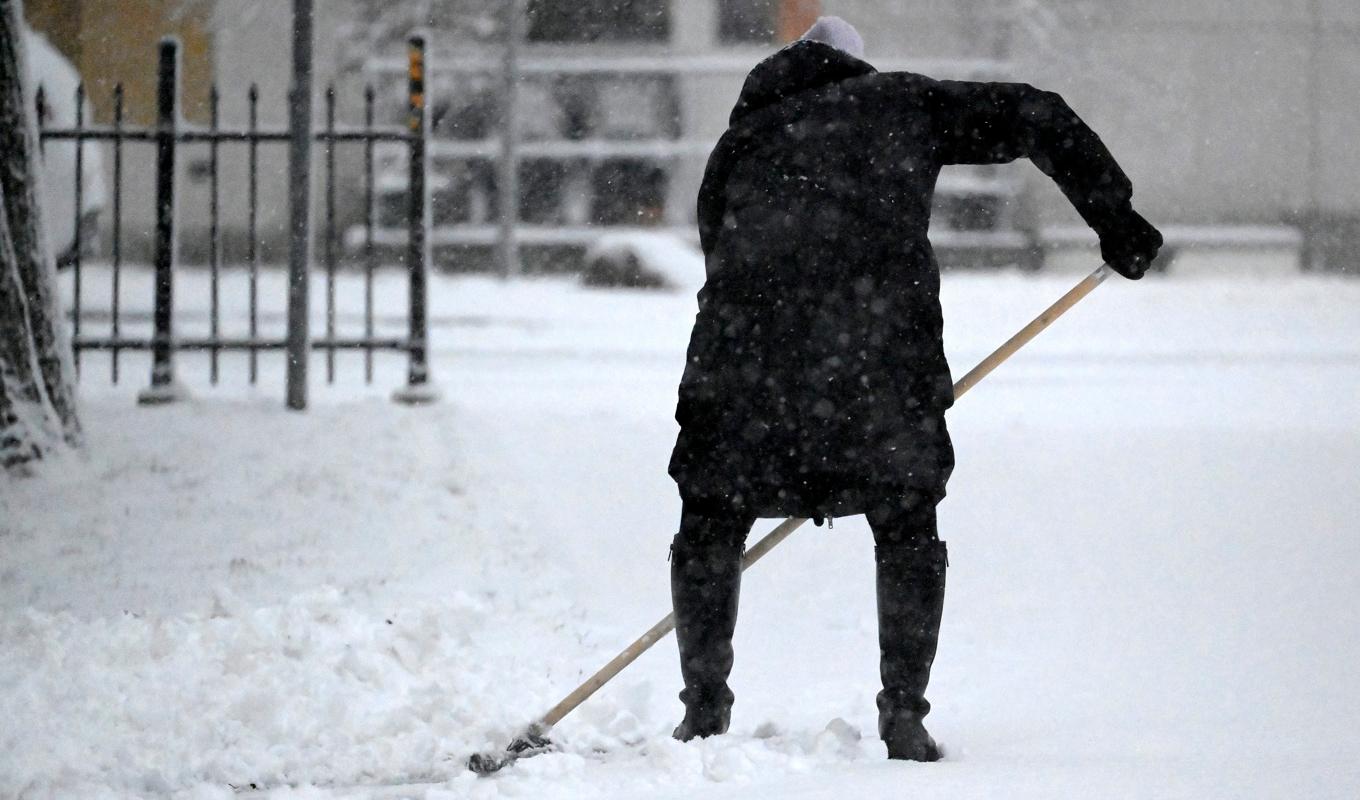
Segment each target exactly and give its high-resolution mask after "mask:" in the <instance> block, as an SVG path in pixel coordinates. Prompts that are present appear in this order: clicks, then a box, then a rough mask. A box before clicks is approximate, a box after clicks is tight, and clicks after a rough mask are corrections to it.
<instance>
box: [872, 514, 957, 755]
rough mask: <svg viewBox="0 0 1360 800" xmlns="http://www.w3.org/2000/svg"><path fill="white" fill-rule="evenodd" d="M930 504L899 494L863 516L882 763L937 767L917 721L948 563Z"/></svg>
mask: <svg viewBox="0 0 1360 800" xmlns="http://www.w3.org/2000/svg"><path fill="white" fill-rule="evenodd" d="M936 502H937V500H936V498H935V497H934V496H932V495H928V494H924V493H918V492H905V493H903V494H902V495H899V496H896V497H892V498H888V499H887V500H886V501H885V502H884V503H883V505H881V506H879V507H878V508H875V509H874V510H872V511H870V512H869V514H867V515H866V516H867V517H868V519H869V525H870V527H872V528H873V531H874V555H875V562H876V566H877V588H878V643H879V651H880V653H881V660H880V663H879V670H880V672H881V674H882V678H883V691H882V692H880V693H879V695H878V732H879V736H881V737H882V739H883V742H884V743H885V744H886V745H887V746H888V757H889V758H897V759H906V760H911V761H938V760H939V759H940V750H939V748H938V747H937V746H936V744H935V741H934V740H933V739H932V738H931V737H930V734H929V733H928V732H927V731H926V729H925V725H923V724H922V719H923V718H924V717H925V715H926V714H927V713H928V712H929V711H930V703H929V702H927V701H926V697H925V692H926V684H927V683H929V681H930V667H931V665H932V664H933V663H934V661H935V646H936V643H937V642H938V640H939V633H940V617H941V613H942V611H943V609H944V573H945V567H946V566H947V565H948V562H949V559H948V555H947V553H946V551H945V544H944V542H942V541H940V540H939V535H938V532H937V530H936V523H935V503H936Z"/></svg>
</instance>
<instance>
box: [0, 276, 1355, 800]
mask: <svg viewBox="0 0 1360 800" xmlns="http://www.w3.org/2000/svg"><path fill="white" fill-rule="evenodd" d="M125 278H126V285H125V291H126V298H127V302H128V303H130V304H131V305H132V307H133V308H134V309H135V308H136V307H137V303H136V302H135V301H137V300H138V299H139V298H144V297H147V296H149V291H147V290H146V287H147V286H149V280H150V279H149V276H147V275H146V274H145V273H133V274H129V275H127V276H125ZM101 279H102V278H101V277H100V276H99V275H97V274H93V275H90V276H87V281H86V285H87V287H88V286H98V285H99V282H100V280H101ZM1074 280H1075V276H1045V277H1040V278H1025V277H1020V276H1014V275H960V276H950V277H948V278H947V279H946V282H945V286H944V300H945V305H946V318H947V320H948V323H947V324H948V327H947V331H946V335H947V340H948V346H949V350H950V355H951V360H952V363H953V364H954V365H955V369H956V371H957V372H958V373H959V374H961V373H962V371H963V370H964V369H966V368H967V367H969V366H971V365H972V363H973V362H975V361H976V360H978V359H979V358H981V357H982V356H983V355H985V354H986V353H987V352H988V351H989V350H990V349H991V348H992V347H993V346H995V345H996V344H998V343H999V342H1000V341H1001V340H1003V339H1004V338H1005V337H1006V336H1007V335H1009V334H1010V333H1011V332H1012V331H1013V330H1014V329H1016V328H1018V327H1019V326H1020V325H1021V324H1023V323H1024V322H1026V321H1028V319H1029V318H1030V317H1031V316H1033V315H1034V314H1035V313H1037V312H1038V311H1039V310H1040V309H1041V308H1043V307H1044V306H1045V305H1047V303H1048V302H1050V301H1051V300H1052V299H1054V298H1056V297H1057V296H1058V295H1059V294H1061V292H1062V291H1064V290H1065V289H1066V288H1067V287H1068V286H1070V285H1071V283H1073V282H1074ZM242 282H243V281H242V279H241V278H240V276H239V275H233V276H231V277H230V278H229V279H228V281H227V288H228V289H229V297H228V299H227V307H228V309H229V312H230V313H229V315H228V319H227V325H228V328H229V330H239V329H241V328H243V326H244V320H243V318H242V316H241V314H240V311H239V310H240V300H239V291H238V290H239V288H240V286H241V284H242ZM203 283H204V276H202V275H201V274H199V273H186V274H184V275H182V276H180V279H179V283H178V284H177V287H178V291H179V292H180V294H181V296H182V297H194V296H200V297H201V296H202V294H201V289H202V286H203ZM265 288H266V292H267V297H266V311H267V312H268V314H269V316H268V317H267V319H266V325H267V326H277V325H279V324H280V317H279V315H278V312H279V311H281V309H282V297H281V292H280V291H278V288H279V276H277V275H275V274H270V275H268V276H266V281H265ZM89 291H91V292H92V293H93V292H95V291H97V290H95V289H90V290H89ZM319 291H320V287H318V292H319ZM319 296H320V294H318V298H319ZM340 296H341V298H342V301H343V302H344V307H345V309H347V311H346V312H345V313H343V314H342V315H341V323H342V325H343V326H348V329H349V330H350V331H353V330H354V329H355V328H354V326H355V325H357V324H358V320H357V318H356V317H355V316H354V314H353V313H352V312H353V309H354V308H356V307H357V286H356V285H355V284H354V283H353V282H352V281H349V280H346V281H345V283H344V285H342V287H341V292H340ZM432 296H433V301H432V302H433V303H434V307H433V308H432V310H431V318H432V321H433V326H434V327H433V339H434V356H433V367H434V374H435V376H436V378H437V380H438V381H439V383H440V385H441V386H442V388H443V390H444V394H445V399H444V401H443V402H441V403H440V404H438V405H435V406H431V407H425V408H405V407H400V406H396V405H393V404H392V403H390V402H389V401H388V400H387V394H388V392H390V390H391V389H392V388H395V387H396V386H397V385H399V383H400V380H401V376H402V374H403V372H404V365H403V364H402V362H401V360H400V359H399V358H397V357H394V356H380V357H379V359H378V367H379V369H378V375H377V380H376V382H375V384H374V385H373V386H372V387H365V386H364V385H363V384H362V382H361V380H360V376H361V366H360V365H361V362H360V359H359V357H358V356H356V355H352V354H341V356H340V360H339V381H338V383H337V384H336V385H335V386H334V387H328V386H326V385H325V384H324V382H323V381H322V378H323V369H322V360H321V359H318V360H317V361H315V362H314V368H313V372H314V378H315V381H316V382H315V386H314V388H313V393H312V396H313V405H314V407H313V409H312V410H311V411H309V412H308V413H306V414H296V413H290V412H286V411H284V410H283V409H282V403H281V400H280V398H281V395H282V389H281V380H280V374H281V368H280V366H279V358H280V356H278V355H277V354H274V355H269V356H265V357H264V360H263V361H262V367H263V368H262V376H261V384H260V385H259V387H258V388H256V389H251V388H249V387H248V386H246V385H245V382H244V360H243V358H242V357H240V356H236V355H233V356H224V358H223V367H222V369H223V381H224V383H223V385H222V386H220V387H219V388H217V389H211V388H209V387H208V384H207V380H206V357H205V356H199V355H183V356H181V357H180V359H179V368H180V374H181V378H182V380H183V382H184V383H185V384H186V385H188V386H189V388H190V389H191V390H192V391H193V393H194V395H195V399H194V400H193V401H191V402H188V403H185V404H182V405H178V406H173V407H168V408H156V409H143V408H138V407H136V406H135V405H134V403H133V396H134V395H135V392H136V391H137V389H138V388H140V387H141V386H142V385H143V384H144V382H145V375H146V362H145V360H144V359H142V358H140V357H139V356H135V355H133V356H125V357H124V358H125V361H124V372H123V375H124V383H123V384H122V385H120V386H118V387H111V386H109V385H108V381H107V372H106V370H107V357H106V356H104V355H87V356H86V359H85V363H84V368H85V376H84V379H83V383H82V393H83V396H84V398H85V409H84V410H85V419H86V423H87V427H88V429H89V440H90V441H89V446H88V448H87V449H86V451H85V452H83V453H80V454H77V455H72V456H67V457H64V458H62V459H59V460H56V461H53V462H51V463H49V464H47V465H45V466H44V467H43V468H42V471H41V473H40V474H39V475H38V476H37V477H36V478H33V479H29V480H11V481H9V482H7V483H4V484H2V485H0V720H3V722H0V797H5V798H8V797H24V798H46V797H53V798H57V797H60V798H67V797H80V798H85V797H128V796H148V795H151V796H157V795H166V794H172V795H182V796H186V797H199V798H215V797H230V796H233V790H232V788H231V787H237V788H239V789H244V790H246V791H247V793H248V794H253V795H256V796H269V797H330V796H339V797H402V798H408V797H410V798H428V800H435V799H436V798H453V797H472V798H487V797H498V796H507V797H535V798H576V797H607V798H637V797H676V798H679V797H685V798H689V797H693V796H696V795H697V796H703V797H730V798H738V797H740V798H773V797H779V798H781V800H785V799H787V798H837V800H839V799H840V798H844V797H887V796H901V797H914V798H929V797H942V798H944V797H948V798H970V797H976V798H992V797H997V796H1007V797H1012V798H1053V797H1102V798H1111V797H1130V798H1132V797H1138V798H1143V797H1186V798H1206V797H1250V798H1266V797H1272V798H1273V797H1279V798H1285V797H1289V798H1294V797H1310V798H1333V797H1334V798H1353V797H1356V796H1360V729H1357V726H1356V720H1357V719H1360V681H1357V680H1356V679H1355V675H1356V667H1355V665H1356V664H1357V663H1360V492H1357V491H1356V488H1357V478H1356V476H1357V474H1358V473H1360V313H1357V309H1360V282H1355V281H1345V280H1340V279H1320V278H1315V279H1306V280H1305V279H1274V280H1265V279H1258V280H1251V281H1235V280H1232V279H1230V278H1224V277H1221V276H1217V277H1212V278H1195V277H1193V276H1185V277H1177V278H1175V279H1160V280H1159V279H1156V278H1151V279H1147V280H1144V281H1142V282H1140V283H1136V284H1135V283H1129V282H1125V281H1122V280H1119V279H1114V280H1112V281H1111V282H1110V283H1109V284H1107V285H1106V286H1104V287H1102V288H1101V289H1100V290H1098V291H1097V292H1096V293H1095V294H1094V295H1092V296H1091V297H1090V298H1089V299H1088V300H1086V301H1084V302H1083V303H1082V304H1081V305H1079V306H1078V307H1077V308H1076V309H1075V310H1074V311H1072V312H1071V313H1070V314H1069V315H1068V316H1067V317H1065V318H1064V319H1063V320H1062V321H1060V322H1059V323H1058V324H1057V325H1055V327H1054V328H1053V329H1052V330H1050V331H1049V332H1047V333H1045V334H1044V335H1043V336H1042V337H1041V338H1040V339H1039V340H1038V341H1036V342H1035V343H1034V344H1033V345H1032V346H1031V347H1030V348H1028V349H1027V350H1026V351H1024V352H1023V353H1022V354H1021V355H1019V356H1017V357H1016V358H1015V359H1014V360H1013V361H1012V362H1011V363H1008V364H1007V365H1006V366H1004V367H1003V368H1002V369H1001V370H999V371H998V372H996V373H994V374H993V375H992V376H991V377H989V378H988V379H987V380H986V381H985V382H984V383H983V384H982V385H980V386H979V387H978V388H977V389H976V390H974V392H973V393H971V394H970V395H969V396H968V397H966V398H965V399H963V400H962V401H961V402H960V403H959V405H958V406H957V407H956V408H955V409H954V411H953V412H952V414H951V417H950V425H951V429H952V431H953V433H954V436H955V441H956V444H957V448H958V456H959V467H958V469H957V471H956V472H955V476H954V479H953V481H952V482H951V485H950V497H949V498H948V499H947V500H946V501H945V503H944V504H943V505H942V506H941V526H942V534H943V535H944V537H945V538H947V539H948V541H949V545H950V560H951V564H952V568H951V571H950V574H949V584H950V590H949V596H948V600H947V603H946V612H945V624H944V631H943V638H942V642H941V646H940V653H939V658H938V661H937V664H936V669H935V677H934V680H933V681H932V691H931V699H932V701H933V702H934V704H935V711H934V712H933V713H932V714H931V716H930V718H929V720H928V723H929V725H930V727H931V730H932V731H933V732H934V733H935V735H936V737H937V738H939V739H940V740H941V741H942V742H943V743H944V744H945V745H946V747H947V748H948V752H949V759H948V760H947V761H945V762H943V763H940V764H933V765H921V764H901V763H889V762H887V761H886V760H885V759H884V751H883V749H882V747H881V745H880V744H879V743H878V742H877V740H876V738H875V736H874V707H873V695H874V692H875V690H876V688H877V686H876V680H877V673H876V669H877V650H876V645H875V638H874V636H875V633H874V632H875V617H874V611H873V587H872V546H871V542H870V537H869V534H868V531H867V529H866V527H865V526H864V524H863V523H862V521H861V520H858V519H847V520H841V521H839V522H838V523H837V524H836V526H835V528H834V529H833V530H827V529H825V528H821V529H816V528H811V527H808V528H806V529H804V530H801V531H799V532H798V533H797V534H796V535H795V536H794V537H793V538H792V539H790V540H789V541H788V542H787V543H786V544H785V545H783V546H782V547H781V548H780V549H778V550H776V551H775V552H774V553H773V554H771V556H770V557H769V558H767V559H766V560H765V561H762V562H761V564H760V565H759V566H757V567H756V568H755V569H753V570H752V572H751V573H750V574H749V575H748V579H747V582H746V584H745V586H744V587H743V595H742V602H743V608H742V619H741V623H740V628H739V633H738V642H737V647H738V649H737V655H738V660H737V666H736V670H735V673H734V676H733V685H734V688H735V690H736V692H737V696H738V703H737V706H736V709H735V719H734V726H733V727H734V729H733V732H732V733H731V734H730V735H728V736H725V737H719V738H716V739H711V740H707V741H704V742H702V743H694V744H679V743H676V742H673V741H671V740H670V739H669V738H668V733H669V730H670V728H671V727H672V726H673V725H674V723H675V722H676V720H677V719H678V717H679V713H680V706H679V702H678V701H677V700H676V699H675V692H676V691H677V690H678V689H679V676H678V670H677V668H676V664H675V653H674V644H673V640H670V639H668V640H666V641H664V642H662V643H661V644H660V645H658V646H657V647H656V648H655V649H654V651H653V652H651V653H649V654H647V655H646V656H644V657H643V658H642V659H641V660H640V661H639V662H638V663H637V664H635V665H634V666H632V667H631V668H629V669H628V670H627V671H626V672H625V673H623V675H622V676H620V677H619V678H618V679H617V680H616V681H615V682H614V683H612V684H611V685H610V686H608V687H606V688H605V689H604V690H603V691H601V693H600V694H599V695H597V696H596V697H595V698H593V699H592V700H590V701H589V702H588V703H587V704H586V705H585V706H583V707H582V708H581V709H579V710H578V711H577V712H576V713H574V714H573V715H572V716H570V717H568V718H567V720H566V721H564V722H563V723H562V725H561V726H559V728H558V730H557V731H556V733H555V738H556V739H557V740H558V741H559V742H560V743H561V745H562V752H561V753H557V754H552V755H547V756H542V757H539V758H535V759H531V760H528V761H525V762H522V763H521V764H519V765H517V766H515V767H514V768H512V769H510V770H507V771H506V772H504V773H501V774H499V775H497V776H495V777H493V778H489V779H477V778H474V777H473V776H472V775H471V774H470V773H468V772H466V771H464V770H463V768H462V761H463V759H464V758H465V757H466V756H467V755H468V754H469V753H471V752H473V751H476V750H479V749H484V748H490V747H493V746H497V745H501V744H503V743H504V742H505V741H506V740H507V739H508V737H509V736H510V735H512V734H513V733H514V732H516V730H517V729H518V728H519V727H520V726H522V725H523V724H524V723H525V722H527V721H528V720H529V719H531V718H532V717H534V716H536V715H537V714H540V713H542V712H543V711H544V710H546V709H547V708H548V707H549V706H551V705H552V704H553V703H555V702H556V701H557V700H558V699H560V697H561V696H562V695H564V694H566V693H567V692H568V691H569V690H571V689H572V688H574V687H575V686H576V684H577V683H578V682H579V681H580V680H582V679H583V678H584V677H585V676H587V675H589V674H590V673H591V672H593V671H594V670H595V669H596V668H597V667H599V666H600V665H601V664H603V663H604V661H605V660H607V659H608V658H609V657H611V656H612V655H613V654H614V653H615V652H617V650H619V649H620V648H621V647H623V646H624V645H625V644H627V643H628V642H630V641H632V639H633V638H634V637H636V636H637V635H638V634H640V633H641V632H642V631H643V630H644V629H645V628H646V627H647V626H649V625H651V624H652V623H653V622H655V621H656V619H657V618H659V617H660V616H661V615H662V614H663V613H664V612H665V611H666V610H667V608H668V588H667V584H666V580H667V577H666V576H667V564H666V552H667V546H668V544H669V541H670V537H671V535H672V534H673V533H674V529H675V521H676V516H677V514H678V510H679V509H678V500H677V499H676V497H675V493H674V488H673V486H672V484H671V483H670V481H669V479H668V478H667V476H666V474H665V464H666V459H667V456H668V454H669V449H670V446H671V444H672V441H673V437H674V433H675V426H674V422H673V421H672V419H671V413H672V410H673V401H674V390H675V384H676V381H677V379H678V377H679V373H680V370H681V367H682V365H683V360H684V354H683V348H684V344H685V340H686V337H687V334H688V329H689V325H690V323H691V322H692V316H693V311H694V304H693V299H692V297H690V296H686V295H665V294H649V293H639V292H602V291H588V290H583V289H580V288H577V287H576V286H574V285H572V284H571V283H569V282H566V281H563V280H538V281H520V282H511V283H499V282H496V281H493V280H487V279H476V278H463V279H439V280H437V281H435V282H434V287H433V295H432ZM402 297H403V291H402V285H401V282H400V280H399V279H398V277H397V276H396V275H392V276H387V277H386V278H385V279H384V282H383V284H382V285H381V286H380V287H379V305H380V308H388V309H399V308H401V307H402V306H401V302H402ZM186 305H187V306H188V307H185V308H181V311H182V312H183V313H182V316H181V323H180V324H181V330H182V331H184V332H192V331H194V330H195V327H196V326H197V327H198V328H199V329H201V328H202V326H203V325H204V324H205V323H204V318H203V316H202V314H201V313H198V312H199V311H201V307H202V304H201V303H200V304H199V305H198V307H197V308H195V307H193V306H192V305H189V304H186ZM381 322H382V326H383V327H384V328H388V329H391V328H395V329H397V330H399V329H400V324H401V320H400V316H399V315H389V316H388V317H386V318H384V319H383V320H382V321H381ZM90 324H92V325H97V324H100V323H90ZM138 324H144V323H139V322H129V323H128V325H129V326H130V327H131V328H135V327H136V325H138ZM771 525H772V523H771V522H770V521H762V522H761V523H760V524H759V525H758V526H757V529H756V532H755V533H754V534H753V539H752V541H754V537H755V536H758V535H760V534H761V533H763V532H764V530H766V529H768V528H769V527H770V526H771ZM252 783H254V784H256V786H257V789H256V790H255V791H253V792H251V791H250V784H252ZM310 785H315V786H316V787H321V788H312V787H311V786H310ZM299 787H301V788H299Z"/></svg>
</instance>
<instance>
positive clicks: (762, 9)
mask: <svg viewBox="0 0 1360 800" xmlns="http://www.w3.org/2000/svg"><path fill="white" fill-rule="evenodd" d="M777 21H778V3H777V2H776V0H719V2H718V41H720V42H722V43H723V44H748V43H750V44H765V43H767V42H772V41H774V34H775V26H776V23H777Z"/></svg>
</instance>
